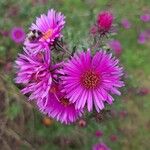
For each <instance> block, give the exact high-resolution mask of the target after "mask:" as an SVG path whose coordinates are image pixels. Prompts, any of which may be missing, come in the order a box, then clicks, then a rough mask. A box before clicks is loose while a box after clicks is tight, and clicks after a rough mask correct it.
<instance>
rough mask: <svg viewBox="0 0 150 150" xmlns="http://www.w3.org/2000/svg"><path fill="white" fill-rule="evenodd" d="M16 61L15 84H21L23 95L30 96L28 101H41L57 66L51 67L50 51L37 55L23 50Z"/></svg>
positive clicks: (49, 86)
mask: <svg viewBox="0 0 150 150" xmlns="http://www.w3.org/2000/svg"><path fill="white" fill-rule="evenodd" d="M24 51H25V53H24V54H19V57H18V58H17V60H16V69H17V77H16V79H15V80H16V83H19V84H23V85H24V86H25V87H24V88H23V89H22V93H23V94H30V96H29V100H33V99H43V98H44V97H45V96H46V95H47V94H48V92H49V90H50V88H51V84H52V78H54V76H55V69H56V68H57V66H58V64H56V65H51V62H50V51H45V53H44V52H40V53H38V54H37V55H31V53H30V52H29V51H28V50H27V49H24Z"/></svg>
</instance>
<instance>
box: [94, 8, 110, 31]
mask: <svg viewBox="0 0 150 150" xmlns="http://www.w3.org/2000/svg"><path fill="white" fill-rule="evenodd" d="M112 23H113V15H112V13H111V12H109V11H102V12H100V13H99V14H98V16H97V25H98V27H99V30H100V31H102V32H108V31H109V30H110V28H111V27H112Z"/></svg>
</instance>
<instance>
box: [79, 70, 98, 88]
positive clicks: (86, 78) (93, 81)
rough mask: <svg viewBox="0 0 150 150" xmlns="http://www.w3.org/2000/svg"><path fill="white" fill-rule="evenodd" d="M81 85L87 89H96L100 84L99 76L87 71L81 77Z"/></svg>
mask: <svg viewBox="0 0 150 150" xmlns="http://www.w3.org/2000/svg"><path fill="white" fill-rule="evenodd" d="M80 79H81V83H82V85H83V86H84V87H85V88H86V89H94V88H96V87H97V86H98V85H99V83H100V77H99V75H98V74H97V73H96V72H94V71H91V70H90V71H87V72H85V73H84V74H83V75H82V76H81V78H80Z"/></svg>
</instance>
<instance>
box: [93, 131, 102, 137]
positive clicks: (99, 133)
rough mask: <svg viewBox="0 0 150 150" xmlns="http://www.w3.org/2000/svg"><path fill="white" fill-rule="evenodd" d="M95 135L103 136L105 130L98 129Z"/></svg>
mask: <svg viewBox="0 0 150 150" xmlns="http://www.w3.org/2000/svg"><path fill="white" fill-rule="evenodd" d="M95 136H96V137H101V136H103V131H101V130H97V131H96V132H95Z"/></svg>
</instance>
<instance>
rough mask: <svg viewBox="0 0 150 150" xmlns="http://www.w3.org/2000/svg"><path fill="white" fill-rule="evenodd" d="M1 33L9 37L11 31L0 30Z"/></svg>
mask: <svg viewBox="0 0 150 150" xmlns="http://www.w3.org/2000/svg"><path fill="white" fill-rule="evenodd" d="M0 34H2V36H6V37H7V36H8V35H9V32H8V31H3V30H0Z"/></svg>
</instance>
